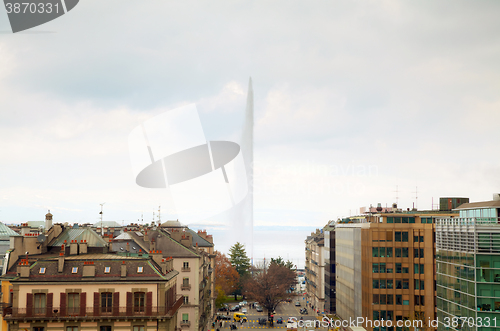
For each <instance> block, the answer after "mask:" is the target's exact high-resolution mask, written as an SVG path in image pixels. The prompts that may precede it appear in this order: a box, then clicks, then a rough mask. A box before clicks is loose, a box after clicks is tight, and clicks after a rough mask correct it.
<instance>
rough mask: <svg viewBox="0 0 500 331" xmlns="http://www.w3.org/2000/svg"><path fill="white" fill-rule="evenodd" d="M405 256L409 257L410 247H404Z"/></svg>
mask: <svg viewBox="0 0 500 331" xmlns="http://www.w3.org/2000/svg"><path fill="white" fill-rule="evenodd" d="M403 257H408V247H403Z"/></svg>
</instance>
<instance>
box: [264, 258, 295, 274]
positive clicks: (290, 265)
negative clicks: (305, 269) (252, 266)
mask: <svg viewBox="0 0 500 331" xmlns="http://www.w3.org/2000/svg"><path fill="white" fill-rule="evenodd" d="M273 263H274V264H276V265H279V266H282V267H285V268H288V269H290V270H293V271H295V270H296V269H297V266H295V265H294V264H293V262H292V261H286V262H285V260H283V258H282V257H281V256H278V258H277V259H274V258H271V263H270V264H273Z"/></svg>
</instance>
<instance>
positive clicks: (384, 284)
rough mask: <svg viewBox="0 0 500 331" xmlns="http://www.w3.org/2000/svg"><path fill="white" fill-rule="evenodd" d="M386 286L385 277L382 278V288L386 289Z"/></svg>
mask: <svg viewBox="0 0 500 331" xmlns="http://www.w3.org/2000/svg"><path fill="white" fill-rule="evenodd" d="M385 287H386V282H385V279H381V280H380V288H382V289H385Z"/></svg>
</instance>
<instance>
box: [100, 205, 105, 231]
mask: <svg viewBox="0 0 500 331" xmlns="http://www.w3.org/2000/svg"><path fill="white" fill-rule="evenodd" d="M105 203H106V202H103V203H101V204H100V205H101V212H100V213H99V214H100V215H101V236H104V224H102V215H103V212H102V206H104V204H105Z"/></svg>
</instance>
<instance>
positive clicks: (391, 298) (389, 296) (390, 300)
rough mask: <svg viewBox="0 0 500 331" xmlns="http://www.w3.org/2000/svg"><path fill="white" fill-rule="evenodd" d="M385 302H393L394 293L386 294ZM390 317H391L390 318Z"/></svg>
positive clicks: (389, 303) (391, 303)
mask: <svg viewBox="0 0 500 331" xmlns="http://www.w3.org/2000/svg"><path fill="white" fill-rule="evenodd" d="M387 304H388V305H393V304H394V295H392V294H387ZM391 319H392V318H391Z"/></svg>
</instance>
